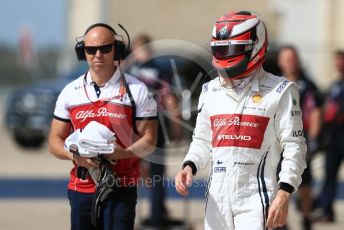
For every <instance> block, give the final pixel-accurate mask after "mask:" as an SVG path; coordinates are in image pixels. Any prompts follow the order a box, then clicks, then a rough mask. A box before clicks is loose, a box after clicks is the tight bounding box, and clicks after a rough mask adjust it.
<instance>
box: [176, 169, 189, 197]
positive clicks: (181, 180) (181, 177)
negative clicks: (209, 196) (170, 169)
mask: <svg viewBox="0 0 344 230" xmlns="http://www.w3.org/2000/svg"><path fill="white" fill-rule="evenodd" d="M175 183H176V190H177V192H178V193H179V194H180V195H182V196H187V195H188V194H189V191H188V188H189V187H190V186H191V184H192V168H191V167H190V166H186V167H185V168H184V169H183V170H180V171H179V172H178V173H177V175H176V177H175Z"/></svg>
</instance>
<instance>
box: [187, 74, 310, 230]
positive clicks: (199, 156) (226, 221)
mask: <svg viewBox="0 0 344 230" xmlns="http://www.w3.org/2000/svg"><path fill="white" fill-rule="evenodd" d="M198 109H199V111H198V112H199V113H198V117H197V122H196V127H195V131H194V136H193V141H192V143H191V145H190V149H189V151H188V153H187V155H186V157H185V159H184V161H183V165H184V166H185V162H190V161H191V162H193V163H194V165H195V166H196V169H197V170H201V169H203V168H205V167H206V166H207V164H208V162H211V172H210V176H209V181H208V188H207V191H206V210H205V212H206V214H205V215H206V217H205V229H216V230H221V229H242V230H246V229H250V230H256V229H265V225H266V220H267V215H268V209H269V205H270V204H271V202H272V200H273V199H274V197H275V195H276V193H277V190H278V189H279V185H280V183H282V184H284V183H287V185H289V187H291V186H292V188H293V189H294V190H296V189H297V188H298V186H299V184H300V183H301V174H302V172H303V170H304V168H305V167H306V162H305V156H306V144H305V139H304V137H303V125H302V116H301V111H300V106H299V93H298V90H297V86H296V84H295V83H292V82H289V81H287V80H286V79H285V78H283V77H277V76H274V75H272V74H270V73H267V72H265V71H264V70H263V69H262V68H260V69H259V70H257V71H256V72H255V73H254V75H253V77H252V78H251V80H250V81H249V82H247V85H246V86H245V88H243V89H242V90H241V93H240V94H239V95H238V94H237V91H236V90H234V89H229V88H225V87H224V86H222V85H221V83H220V79H219V77H217V78H215V79H213V80H212V81H210V82H208V83H206V84H204V85H203V89H202V93H201V96H200V99H199V107H198ZM279 163H280V164H281V165H280V166H281V167H280V170H278V168H279V167H278V166H279Z"/></svg>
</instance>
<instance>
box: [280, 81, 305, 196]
mask: <svg viewBox="0 0 344 230" xmlns="http://www.w3.org/2000/svg"><path fill="white" fill-rule="evenodd" d="M299 99H300V96H299V92H298V90H297V88H296V85H295V84H294V83H292V84H291V85H290V86H289V87H288V88H287V89H286V90H285V91H284V93H283V95H282V97H281V99H280V101H279V103H278V107H277V111H276V116H275V128H276V133H277V138H278V140H279V141H280V144H281V147H282V148H283V159H282V162H281V171H280V173H279V185H280V188H281V189H283V188H282V187H285V185H286V184H288V185H290V186H292V187H293V189H294V191H296V190H297V188H298V187H299V185H300V184H301V180H302V179H301V174H302V173H303V170H304V169H305V168H306V161H305V158H306V151H307V146H306V141H305V138H304V136H303V124H302V115H301V109H300V105H299ZM295 111H297V112H295ZM281 185H282V186H281Z"/></svg>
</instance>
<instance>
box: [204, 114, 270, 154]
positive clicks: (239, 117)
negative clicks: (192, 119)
mask: <svg viewBox="0 0 344 230" xmlns="http://www.w3.org/2000/svg"><path fill="white" fill-rule="evenodd" d="M210 120H211V129H212V135H213V136H212V145H213V146H214V147H229V146H234V147H245V148H253V149H260V147H261V145H262V142H263V139H264V134H265V131H266V128H267V125H268V123H269V120H270V118H269V117H263V116H258V115H248V114H219V115H214V116H211V117H210Z"/></svg>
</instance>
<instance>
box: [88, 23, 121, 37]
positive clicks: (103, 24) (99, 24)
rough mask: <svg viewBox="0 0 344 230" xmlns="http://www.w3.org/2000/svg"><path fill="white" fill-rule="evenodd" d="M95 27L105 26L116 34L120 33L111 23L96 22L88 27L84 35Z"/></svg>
mask: <svg viewBox="0 0 344 230" xmlns="http://www.w3.org/2000/svg"><path fill="white" fill-rule="evenodd" d="M95 27H104V28H106V29H108V30H110V31H111V32H112V33H113V34H114V35H118V34H117V33H116V31H115V29H114V28H112V26H110V25H108V24H105V23H101V22H99V23H95V24H93V25H90V26H89V27H88V28H87V29H86V31H85V33H84V36H85V35H86V34H87V33H88V32H89V31H90V30H92V29H93V28H95Z"/></svg>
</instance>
